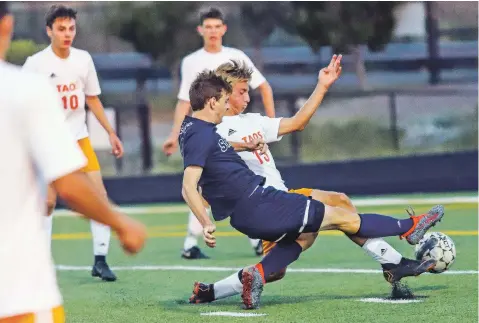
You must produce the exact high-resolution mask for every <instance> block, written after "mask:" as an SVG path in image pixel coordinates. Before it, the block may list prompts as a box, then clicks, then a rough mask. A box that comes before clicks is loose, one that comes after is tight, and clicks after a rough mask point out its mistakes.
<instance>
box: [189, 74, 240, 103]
mask: <svg viewBox="0 0 479 323" xmlns="http://www.w3.org/2000/svg"><path fill="white" fill-rule="evenodd" d="M223 91H225V92H226V93H227V94H231V91H232V88H231V84H230V83H228V81H226V80H225V79H224V78H223V77H221V76H218V75H216V74H215V72H214V71H208V70H205V71H203V72H201V73H199V74H198V76H196V79H195V80H194V81H193V83H192V84H191V86H190V92H189V94H190V104H191V108H192V109H193V111H200V110H203V108H204V107H205V104H206V102H207V101H208V100H209V99H211V98H215V99H216V100H219V99H220V98H221V95H222V92H223Z"/></svg>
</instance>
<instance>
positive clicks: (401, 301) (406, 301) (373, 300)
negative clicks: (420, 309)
mask: <svg viewBox="0 0 479 323" xmlns="http://www.w3.org/2000/svg"><path fill="white" fill-rule="evenodd" d="M358 301H360V302H365V303H385V304H410V303H420V302H422V300H420V299H384V298H361V299H358Z"/></svg>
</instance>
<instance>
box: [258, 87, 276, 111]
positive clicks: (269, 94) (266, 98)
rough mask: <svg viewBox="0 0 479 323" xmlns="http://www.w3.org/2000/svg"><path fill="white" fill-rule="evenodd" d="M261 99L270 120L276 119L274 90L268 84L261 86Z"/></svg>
mask: <svg viewBox="0 0 479 323" xmlns="http://www.w3.org/2000/svg"><path fill="white" fill-rule="evenodd" d="M259 91H260V93H261V99H262V100H263V106H264V112H265V113H266V115H267V116H268V117H270V118H274V117H275V115H276V113H275V110H274V98H273V89H272V88H271V86H270V85H269V83H268V82H264V83H263V84H261V85H260V86H259Z"/></svg>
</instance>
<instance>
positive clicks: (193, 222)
mask: <svg viewBox="0 0 479 323" xmlns="http://www.w3.org/2000/svg"><path fill="white" fill-rule="evenodd" d="M206 210H207V211H208V209H206ZM202 234H203V226H202V225H201V223H200V221H198V219H197V218H196V216H195V215H194V214H193V212H192V211H190V213H189V215H188V232H187V234H186V238H185V243H184V244H183V250H188V249H191V248H193V247H195V246H197V245H198V237H199V236H201V235H202Z"/></svg>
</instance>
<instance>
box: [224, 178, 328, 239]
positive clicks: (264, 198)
mask: <svg viewBox="0 0 479 323" xmlns="http://www.w3.org/2000/svg"><path fill="white" fill-rule="evenodd" d="M323 217H324V204H323V203H321V202H319V201H316V200H313V199H311V198H308V197H306V196H304V195H300V194H296V193H288V192H284V191H279V190H276V189H274V188H273V187H267V188H264V187H263V186H257V187H256V188H255V189H254V190H253V189H252V190H251V192H250V193H247V194H245V196H243V197H242V198H241V199H240V200H239V201H238V203H237V204H236V206H235V209H234V212H233V214H232V215H231V226H233V227H234V228H235V229H236V230H238V231H240V232H242V233H244V234H246V235H247V236H249V237H250V238H253V239H263V240H266V241H273V242H276V241H291V240H296V239H297V238H298V236H299V235H300V234H301V233H303V232H304V233H307V232H317V231H318V230H319V228H320V226H321V223H322V222H323Z"/></svg>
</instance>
